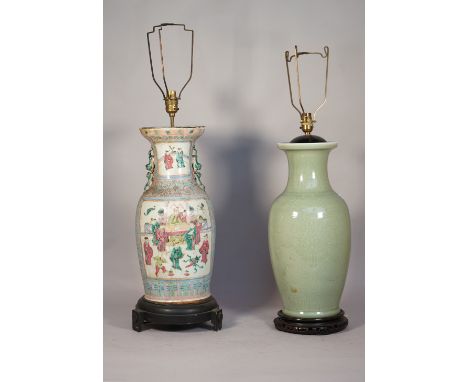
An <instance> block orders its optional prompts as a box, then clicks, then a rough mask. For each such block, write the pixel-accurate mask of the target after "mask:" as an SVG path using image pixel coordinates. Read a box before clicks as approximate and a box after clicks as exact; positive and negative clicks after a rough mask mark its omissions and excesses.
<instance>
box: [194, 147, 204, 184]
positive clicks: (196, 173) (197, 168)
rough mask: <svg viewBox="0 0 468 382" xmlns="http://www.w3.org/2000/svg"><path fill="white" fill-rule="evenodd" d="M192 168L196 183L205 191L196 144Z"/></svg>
mask: <svg viewBox="0 0 468 382" xmlns="http://www.w3.org/2000/svg"><path fill="white" fill-rule="evenodd" d="M192 168H193V178H194V179H195V182H197V184H198V186H200V188H201V189H202V190H203V191H205V185H204V184H203V183H202V181H201V176H202V174H201V171H200V170H201V168H202V165H201V163H200V162H199V161H198V151H197V148H196V147H195V143H194V144H193V150H192Z"/></svg>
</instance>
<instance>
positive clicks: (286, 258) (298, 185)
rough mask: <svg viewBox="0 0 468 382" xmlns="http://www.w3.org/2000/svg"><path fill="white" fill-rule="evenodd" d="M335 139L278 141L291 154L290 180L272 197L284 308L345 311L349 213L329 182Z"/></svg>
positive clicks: (274, 256) (271, 227)
mask: <svg viewBox="0 0 468 382" xmlns="http://www.w3.org/2000/svg"><path fill="white" fill-rule="evenodd" d="M336 146H337V144H336V143H334V142H324V143H279V144H278V147H279V148H280V149H281V150H283V151H284V152H285V153H286V155H287V158H288V169H289V176H288V183H287V186H286V189H285V190H284V192H283V193H282V194H281V195H280V196H279V197H278V198H277V199H276V200H275V201H274V202H273V205H272V207H271V210H270V216H269V223H268V239H269V248H270V257H271V263H272V266H273V273H274V276H275V280H276V283H277V286H278V289H279V292H280V295H281V298H282V301H283V313H284V314H286V315H288V316H291V317H298V318H325V317H331V316H335V315H337V314H338V313H339V312H340V298H341V294H342V292H343V288H344V284H345V280H346V274H347V271H348V263H349V253H350V219H349V212H348V208H347V206H346V203H345V202H344V200H343V199H342V198H341V197H340V196H339V195H338V194H336V193H335V192H334V191H333V189H332V188H331V186H330V182H329V179H328V171H327V163H328V155H329V153H330V151H331V150H332V149H333V148H335V147H336Z"/></svg>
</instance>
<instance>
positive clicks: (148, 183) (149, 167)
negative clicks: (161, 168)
mask: <svg viewBox="0 0 468 382" xmlns="http://www.w3.org/2000/svg"><path fill="white" fill-rule="evenodd" d="M145 167H146V171H147V172H146V179H147V181H146V184H145V191H146V190H147V189H148V188H150V186H151V183H152V182H153V176H154V151H153V147H151V150H150V151H148V163H147V164H146V166H145Z"/></svg>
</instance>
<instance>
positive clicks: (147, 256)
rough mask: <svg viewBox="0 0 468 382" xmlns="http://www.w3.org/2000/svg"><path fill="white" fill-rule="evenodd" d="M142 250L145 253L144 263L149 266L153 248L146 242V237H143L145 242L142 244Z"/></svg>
mask: <svg viewBox="0 0 468 382" xmlns="http://www.w3.org/2000/svg"><path fill="white" fill-rule="evenodd" d="M143 249H144V251H145V263H146V264H147V265H151V258H152V257H153V248H151V244H150V243H149V241H148V237H147V236H145V242H144V243H143Z"/></svg>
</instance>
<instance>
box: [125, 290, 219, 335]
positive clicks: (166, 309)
mask: <svg viewBox="0 0 468 382" xmlns="http://www.w3.org/2000/svg"><path fill="white" fill-rule="evenodd" d="M207 321H211V325H212V326H211V327H212V329H213V330H214V331H215V332H217V331H218V330H221V328H222V326H223V311H222V309H220V307H219V305H218V303H217V302H216V300H215V299H214V298H213V297H212V296H211V297H209V298H207V299H206V300H203V301H200V302H198V303H194V304H160V303H154V302H150V301H148V300H146V299H145V298H144V297H141V298H140V299H139V300H138V302H137V304H136V306H135V309H133V310H132V328H133V330H135V331H137V332H141V331H142V330H146V329H151V328H152V329H169V330H174V329H183V328H188V327H193V326H197V325H200V324H203V323H205V322H207Z"/></svg>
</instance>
